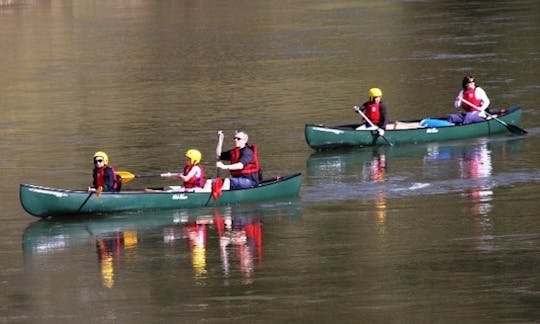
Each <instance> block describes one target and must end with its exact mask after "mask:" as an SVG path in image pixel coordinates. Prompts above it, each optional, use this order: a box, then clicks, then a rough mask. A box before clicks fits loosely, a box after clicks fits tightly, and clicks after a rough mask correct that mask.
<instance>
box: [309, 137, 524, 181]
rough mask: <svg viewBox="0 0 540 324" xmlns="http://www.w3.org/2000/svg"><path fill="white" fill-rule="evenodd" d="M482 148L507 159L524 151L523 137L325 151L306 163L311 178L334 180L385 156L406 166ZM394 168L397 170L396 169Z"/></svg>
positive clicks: (443, 158)
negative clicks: (507, 156)
mask: <svg viewBox="0 0 540 324" xmlns="http://www.w3.org/2000/svg"><path fill="white" fill-rule="evenodd" d="M483 146H486V148H487V149H489V151H490V154H491V155H493V156H506V155H509V154H513V153H518V152H521V151H522V146H523V137H505V136H503V137H498V138H495V137H490V138H479V139H472V140H470V141H466V142H463V141H459V142H458V141H456V142H445V143H423V144H415V145H401V146H380V147H372V148H368V149H365V150H353V149H342V150H326V151H319V152H313V153H312V154H311V156H310V157H309V159H308V160H307V173H308V175H309V177H308V179H310V180H313V179H314V178H318V177H322V178H325V179H326V178H332V179H334V180H337V179H340V178H344V179H346V178H348V177H350V174H351V172H353V173H354V172H357V170H358V168H359V166H360V165H362V164H365V163H370V162H373V161H378V160H380V159H381V158H382V157H384V159H385V163H392V165H394V166H396V165H403V166H404V167H405V169H406V166H407V165H410V163H416V162H421V161H423V162H426V163H427V162H430V161H433V162H435V161H444V160H455V161H456V162H457V161H458V160H459V159H460V157H462V156H463V155H464V154H469V153H470V152H474V151H477V150H479V149H481V148H482V147H483ZM394 169H395V168H394Z"/></svg>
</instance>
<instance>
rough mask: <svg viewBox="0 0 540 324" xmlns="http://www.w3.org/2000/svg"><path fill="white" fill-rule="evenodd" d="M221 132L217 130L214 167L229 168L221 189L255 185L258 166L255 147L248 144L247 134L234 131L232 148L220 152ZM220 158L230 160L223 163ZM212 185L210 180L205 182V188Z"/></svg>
mask: <svg viewBox="0 0 540 324" xmlns="http://www.w3.org/2000/svg"><path fill="white" fill-rule="evenodd" d="M223 138H224V135H223V132H222V131H219V132H218V144H217V147H216V157H217V159H218V162H216V167H217V168H218V169H223V170H229V171H230V172H231V177H230V178H225V179H224V180H223V187H222V189H223V190H229V189H243V188H252V187H256V186H257V185H258V184H259V181H260V167H259V156H258V152H257V147H256V146H255V145H251V144H248V134H247V133H246V132H244V131H235V133H234V137H233V140H234V145H235V148H233V149H232V150H229V151H226V152H222V146H223ZM221 160H226V161H230V162H231V163H230V164H224V163H223V162H221ZM211 186H212V180H209V181H207V182H206V186H205V188H206V189H207V190H208V188H210V187H211Z"/></svg>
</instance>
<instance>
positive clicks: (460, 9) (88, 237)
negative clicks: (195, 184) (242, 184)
mask: <svg viewBox="0 0 540 324" xmlns="http://www.w3.org/2000/svg"><path fill="white" fill-rule="evenodd" d="M0 5H1V6H0V22H1V26H2V28H0V111H1V117H2V118H1V120H0V171H1V179H2V181H1V182H0V195H1V200H0V208H1V210H2V213H0V219H1V221H2V226H1V227H0V247H1V248H0V251H1V252H0V253H1V258H0V288H1V291H2V292H1V293H0V296H1V299H0V305H1V306H0V321H1V322H24V323H43V322H55V323H58V322H72V323H74V322H100V323H101V322H103V323H125V322H139V323H149V322H154V323H155V322H176V323H177V322H186V323H187V322H212V323H213V322H233V321H235V322H236V321H240V320H241V321H244V322H249V323H269V322H309V323H311V322H332V323H334V322H354V323H362V322H363V323H372V322H385V323H386V322H412V323H427V322H453V323H456V322H485V323H493V322H513V323H515V322H538V321H540V274H539V272H538V269H539V268H540V218H538V207H539V206H540V205H539V203H538V201H539V199H540V193H539V190H538V189H539V188H540V186H539V183H540V169H539V164H538V161H539V160H540V150H539V149H538V147H540V140H539V136H538V135H539V134H540V126H539V125H540V116H539V113H538V110H537V109H536V108H537V104H538V98H539V97H540V79H539V78H538V71H540V38H539V37H538V35H539V34H540V3H539V2H538V1H534V0H519V1H510V0H501V1H469V2H467V1H453V0H450V1H429V0H428V1H398V0H393V1H390V0H382V1H381V0H373V1H371V0H370V1H320V0H314V1H285V2H284V1H274V0H268V1H242V0H240V1H215V0H211V1H202V2H201V1H166V0H165V1H146V0H137V1H56V0H52V1H31V0H28V1H24V0H21V1H12V2H10V1H4V2H0ZM468 72H473V73H475V74H476V75H477V80H478V83H479V85H480V86H481V87H483V88H484V89H485V90H486V92H487V93H488V95H489V97H490V99H491V102H492V105H491V106H492V107H495V108H498V107H507V106H513V105H519V106H521V107H523V121H522V125H521V126H522V127H524V128H526V129H527V130H528V131H529V134H528V135H527V136H524V137H516V136H512V135H511V134H509V133H508V134H501V135H500V136H496V137H491V138H479V139H474V140H468V141H459V142H449V143H438V144H429V145H427V144H426V145H411V146H403V147H388V148H386V147H383V148H379V149H375V150H372V149H368V150H346V151H343V150H342V151H330V152H314V151H312V150H311V149H310V148H309V147H308V146H307V145H306V143H305V141H304V138H303V128H304V124H305V123H327V124H333V123H334V124H337V123H349V122H351V121H352V120H358V117H357V115H355V114H354V113H353V111H352V106H353V105H354V104H358V103H361V102H363V101H364V100H365V99H366V97H367V91H368V89H369V88H371V87H374V86H376V87H380V88H381V89H382V90H383V92H384V99H385V102H386V104H387V106H388V108H389V112H390V118H391V119H401V120H404V119H411V118H418V117H430V116H442V115H446V114H448V113H450V112H453V110H454V109H453V106H452V103H453V99H454V98H455V96H456V94H457V92H458V90H459V88H460V84H461V79H462V78H463V76H464V75H465V74H466V73H468ZM219 129H223V130H224V132H225V134H226V136H227V137H226V143H227V144H230V146H232V141H230V140H231V137H232V136H231V135H232V133H233V131H234V130H235V129H244V130H245V131H247V132H248V133H249V135H250V141H251V142H253V143H257V144H258V145H259V148H260V149H259V150H260V155H261V159H262V164H263V168H264V172H265V175H266V176H274V175H280V174H283V173H288V172H302V173H303V175H304V178H303V187H302V192H301V196H300V197H299V198H298V199H293V200H291V201H279V202H269V203H261V204H254V205H245V206H232V207H223V208H216V209H201V210H188V211H168V212H160V213H140V214H129V215H126V214H119V215H110V216H108V217H103V218H97V219H92V218H88V217H82V218H76V219H74V220H70V221H67V220H49V221H39V220H38V219H36V218H34V217H32V216H30V215H28V214H26V213H25V212H24V211H23V209H22V208H21V206H20V203H19V200H18V186H19V184H20V183H34V184H41V185H46V186H51V187H60V188H73V189H76V188H85V187H86V186H88V185H89V184H90V182H91V179H90V178H91V168H92V164H91V158H92V154H93V153H94V152H95V151H97V150H104V151H106V152H107V153H108V154H109V157H110V160H111V163H112V164H113V165H114V166H115V167H116V168H117V169H119V170H127V171H131V172H133V173H156V172H164V171H175V170H177V169H179V168H180V167H181V164H182V163H183V160H184V158H183V154H184V152H185V151H186V150H187V149H189V148H198V149H199V150H201V151H202V152H203V162H204V165H205V166H206V169H207V173H208V175H209V176H214V175H215V173H214V172H215V169H214V166H213V162H212V160H213V158H212V156H213V151H214V149H215V144H216V131H217V130H219ZM164 183H166V181H163V180H159V179H148V180H144V181H143V180H135V181H132V182H130V183H129V184H127V185H126V186H129V187H132V188H135V187H143V186H148V185H152V184H154V185H155V184H164Z"/></svg>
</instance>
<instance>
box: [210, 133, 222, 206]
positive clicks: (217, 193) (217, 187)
mask: <svg viewBox="0 0 540 324" xmlns="http://www.w3.org/2000/svg"><path fill="white" fill-rule="evenodd" d="M222 146H223V132H222V131H221V130H220V131H218V144H217V146H216V158H217V161H218V162H219V161H220V158H221V148H222ZM222 188H223V179H221V177H220V176H219V168H216V179H215V180H214V182H213V183H212V199H214V200H217V199H218V198H219V197H221V189H222Z"/></svg>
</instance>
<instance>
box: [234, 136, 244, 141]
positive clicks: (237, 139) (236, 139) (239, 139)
mask: <svg viewBox="0 0 540 324" xmlns="http://www.w3.org/2000/svg"><path fill="white" fill-rule="evenodd" d="M234 140H235V141H241V140H243V138H240V137H235V138H234Z"/></svg>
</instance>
